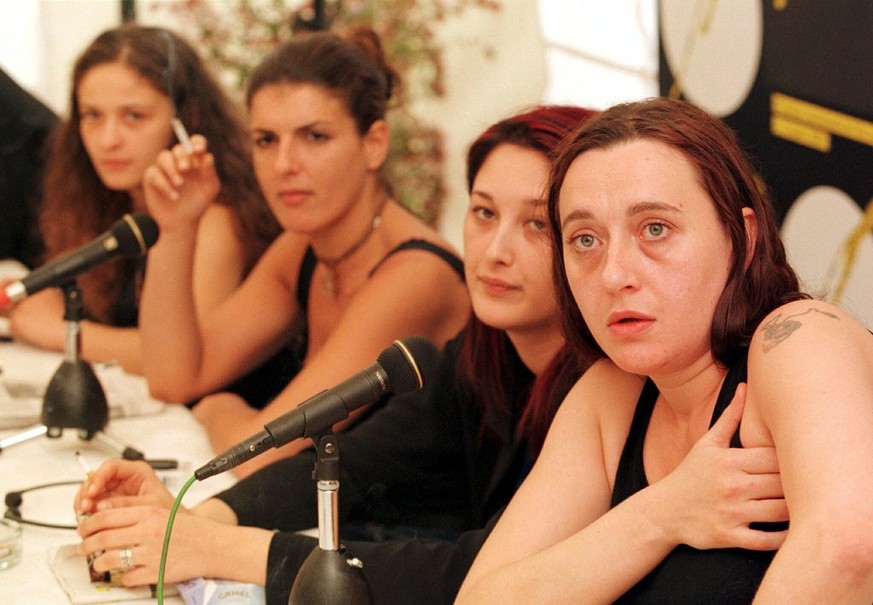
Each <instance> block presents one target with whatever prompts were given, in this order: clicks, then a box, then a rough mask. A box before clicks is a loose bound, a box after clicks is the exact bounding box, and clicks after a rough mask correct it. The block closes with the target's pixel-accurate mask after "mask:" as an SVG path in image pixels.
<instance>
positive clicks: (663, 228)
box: [644, 223, 668, 238]
mask: <svg viewBox="0 0 873 605" xmlns="http://www.w3.org/2000/svg"><path fill="white" fill-rule="evenodd" d="M644 230H645V231H647V232H648V234H649V235H650V236H652V237H655V238H660V237H663V236H664V235H665V234H666V233H667V230H668V227H667V225H665V224H664V223H649V224H648V225H646V226H645V228H644Z"/></svg>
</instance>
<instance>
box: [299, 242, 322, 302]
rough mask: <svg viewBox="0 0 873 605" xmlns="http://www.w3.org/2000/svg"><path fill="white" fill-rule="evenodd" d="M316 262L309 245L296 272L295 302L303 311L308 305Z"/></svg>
mask: <svg viewBox="0 0 873 605" xmlns="http://www.w3.org/2000/svg"><path fill="white" fill-rule="evenodd" d="M317 262H318V259H316V258H315V252H314V251H313V250H312V246H309V247H308V248H306V254H304V255H303V262H301V263H300V273H298V274H297V304H299V305H300V308H301V309H303V312H304V313H305V312H306V308H307V306H308V305H309V288H310V286H311V285H312V274H313V273H315V264H316V263H317Z"/></svg>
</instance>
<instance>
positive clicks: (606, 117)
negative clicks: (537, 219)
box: [549, 98, 808, 365]
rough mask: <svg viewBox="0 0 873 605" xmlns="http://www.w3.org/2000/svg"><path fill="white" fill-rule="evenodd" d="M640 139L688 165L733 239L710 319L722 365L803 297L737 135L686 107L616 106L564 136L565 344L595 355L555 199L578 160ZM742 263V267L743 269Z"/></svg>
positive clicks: (555, 224) (557, 269)
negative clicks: (750, 229) (748, 213)
mask: <svg viewBox="0 0 873 605" xmlns="http://www.w3.org/2000/svg"><path fill="white" fill-rule="evenodd" d="M638 140H654V141H659V142H661V143H664V144H666V145H669V146H670V147H672V148H674V149H676V150H677V151H678V152H680V153H681V154H682V155H683V156H684V157H685V158H686V159H687V160H688V161H689V162H690V163H691V165H692V166H693V167H694V169H695V171H696V173H697V176H698V178H699V180H700V184H701V186H702V187H703V189H704V190H705V191H706V193H707V194H708V195H709V197H710V198H711V199H712V202H713V204H714V206H715V209H716V212H717V214H718V216H719V220H720V221H721V223H722V224H723V225H724V227H725V229H726V230H727V233H728V235H729V237H730V240H731V245H732V250H733V254H732V260H731V263H732V264H731V268H730V273H729V275H728V279H727V283H726V284H725V287H724V291H723V292H722V295H721V297H720V299H719V301H718V303H717V305H716V308H715V313H714V316H713V318H712V335H711V346H712V352H713V356H714V357H715V359H716V360H717V361H719V362H720V363H722V364H724V365H727V364H729V363H730V362H731V360H732V358H733V356H734V354H735V353H736V352H737V349H739V348H740V347H744V346H747V345H748V344H749V342H750V340H751V338H752V334H753V333H754V331H755V328H756V327H757V326H758V324H759V323H760V322H761V320H762V319H763V318H764V317H765V316H766V315H767V313H769V312H770V311H772V310H773V309H775V308H776V307H778V306H779V305H781V304H784V303H786V302H789V301H792V300H798V299H802V298H808V296H807V295H806V294H803V293H801V292H800V290H799V285H798V280H797V276H796V275H795V273H794V270H793V269H792V268H791V266H790V265H789V264H788V260H787V258H786V255H785V249H784V247H783V245H782V241H781V240H780V238H779V229H778V227H777V225H776V219H775V215H774V212H773V207H772V202H771V200H770V195H769V192H768V191H767V188H766V186H765V185H764V182H763V179H762V178H761V177H760V175H759V174H758V173H757V171H756V170H755V169H754V168H753V167H752V164H751V162H750V161H749V158H748V157H747V156H746V154H745V153H744V151H743V150H742V148H741V146H740V144H739V142H738V140H737V137H736V135H735V133H734V132H733V131H732V130H731V129H730V128H728V127H727V126H726V125H725V124H724V123H723V122H722V121H721V120H718V119H717V118H714V117H712V116H710V115H709V114H707V113H706V112H705V111H703V110H702V109H700V108H698V107H696V106H694V105H692V104H691V103H688V102H685V101H677V100H671V99H666V98H654V99H647V100H644V101H638V102H634V103H624V104H620V105H616V106H615V107H612V108H610V109H608V110H606V111H604V112H602V113H601V114H600V115H598V116H597V117H595V118H594V119H592V120H589V121H588V122H586V123H585V124H584V125H583V126H582V127H580V128H579V129H578V130H577V131H576V132H574V133H573V134H572V135H571V136H570V137H568V138H567V140H566V142H565V144H564V146H563V147H562V148H561V150H560V151H559V153H558V157H557V159H556V160H555V162H554V164H553V166H552V173H551V176H550V179H549V221H550V223H551V230H552V244H553V247H552V252H553V254H552V265H553V275H554V279H555V283H556V287H557V291H558V304H559V305H560V308H561V316H562V321H563V325H564V331H565V334H566V336H567V339H568V342H570V343H571V344H572V345H574V346H578V347H585V348H586V349H587V348H591V347H594V348H595V349H597V350H600V347H599V345H598V344H597V343H596V342H595V341H594V338H593V337H592V335H591V332H590V331H589V329H588V327H587V325H586V324H585V321H584V319H583V317H582V315H581V313H580V312H579V307H578V306H577V304H576V301H575V300H574V299H573V295H572V293H571V292H570V288H569V284H568V283H567V278H566V274H565V271H564V255H563V252H564V250H563V243H564V242H563V237H562V234H561V229H560V224H561V217H560V208H559V195H560V191H561V186H562V184H563V182H564V177H565V176H566V174H567V171H568V169H569V168H570V165H571V164H572V163H573V161H574V160H575V159H576V158H577V157H579V156H580V155H581V154H583V153H585V152H586V151H589V150H592V149H605V148H609V147H612V146H615V145H620V144H623V143H629V142H633V141H638ZM743 208H751V209H752V210H753V211H754V213H755V216H756V218H757V223H758V234H757V237H756V241H755V247H754V252H753V254H752V258H746V229H745V222H744V220H743ZM746 265H748V268H745V267H746Z"/></svg>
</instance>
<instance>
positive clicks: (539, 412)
mask: <svg viewBox="0 0 873 605" xmlns="http://www.w3.org/2000/svg"><path fill="white" fill-rule="evenodd" d="M593 115H595V112H593V111H591V110H588V109H584V108H581V107H573V106H566V105H553V106H540V107H536V108H534V109H531V110H530V111H527V112H524V113H520V114H518V115H515V116H512V117H510V118H507V119H505V120H502V121H500V122H497V123H496V124H494V125H492V126H490V127H489V128H488V129H487V130H485V132H483V133H482V134H481V135H480V136H479V137H478V138H477V139H476V140H475V141H474V142H473V144H472V145H471V146H470V149H469V152H468V153H467V189H468V191H472V189H473V182H474V181H475V180H476V175H477V174H478V173H479V170H480V169H481V168H482V165H483V164H484V163H485V160H486V159H487V158H488V156H489V155H490V154H491V152H492V151H494V150H495V149H496V148H497V147H499V146H500V145H504V144H509V145H516V146H519V147H523V148H525V149H531V150H533V151H538V152H540V153H542V154H543V155H545V156H546V157H547V158H548V159H549V160H552V159H554V155H555V152H556V150H557V149H558V148H559V146H560V143H561V141H562V140H563V138H564V137H565V136H566V135H568V134H569V133H571V132H572V131H573V130H574V129H575V128H576V127H578V126H579V124H581V123H583V122H584V121H586V120H588V119H590V118H591V117H592V116H593ZM544 270H548V268H546V267H544ZM466 331H467V337H466V338H465V339H464V342H463V344H462V346H461V351H460V355H459V364H458V365H459V367H458V373H459V375H460V376H463V377H464V380H465V382H466V384H468V385H470V387H471V388H472V390H473V393H474V395H475V399H476V401H478V402H480V405H481V407H482V409H483V426H482V430H483V431H484V430H485V429H486V425H485V424H484V422H485V421H487V419H488V418H489V416H493V415H494V414H495V413H500V412H507V411H510V412H512V410H508V409H507V407H508V405H507V402H508V401H509V397H510V394H509V393H507V392H506V387H505V380H504V374H503V372H504V371H505V368H507V367H514V364H513V363H512V362H511V360H512V359H513V358H514V356H515V353H514V349H513V347H512V343H511V342H510V341H509V338H508V337H507V335H506V333H505V332H504V331H503V330H498V329H497V328H493V327H491V326H488V325H486V324H484V323H483V322H482V321H481V320H479V319H478V318H477V317H476V316H475V315H473V316H471V318H470V321H469V322H468V323H467V330H466ZM593 360H594V356H593V355H591V354H588V353H586V352H585V351H584V349H580V350H571V349H570V348H569V347H567V346H565V347H563V348H562V350H561V351H560V352H559V353H558V354H557V355H556V356H555V358H554V359H553V360H552V361H551V363H550V364H549V366H548V367H547V368H546V370H545V371H543V372H542V373H541V374H540V375H538V376H537V377H536V378H535V379H534V380H533V382H532V384H531V385H530V391H529V394H528V395H527V401H526V403H525V406H524V409H523V410H521V411H520V413H521V415H520V419H519V422H518V425H517V433H518V435H519V437H521V438H523V439H526V440H527V443H528V447H529V450H530V453H531V454H532V455H533V456H536V455H537V454H538V453H539V451H540V449H541V448H542V444H543V441H544V440H545V437H546V432H547V431H548V428H549V425H550V424H551V422H552V418H553V417H554V415H555V412H556V411H557V408H558V405H559V404H560V403H561V401H563V399H564V396H565V395H566V394H567V391H569V390H570V387H572V386H573V384H575V382H576V380H577V379H578V378H579V376H581V375H582V372H583V371H585V370H586V369H587V368H588V366H589V365H590V364H591V362H592V361H593Z"/></svg>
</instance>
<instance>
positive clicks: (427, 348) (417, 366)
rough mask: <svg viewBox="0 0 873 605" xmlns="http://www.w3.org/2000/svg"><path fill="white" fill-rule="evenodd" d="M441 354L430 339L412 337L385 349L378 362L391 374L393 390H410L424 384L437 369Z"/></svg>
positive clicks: (389, 376) (400, 391) (389, 378)
mask: <svg viewBox="0 0 873 605" xmlns="http://www.w3.org/2000/svg"><path fill="white" fill-rule="evenodd" d="M438 357H439V353H438V352H437V350H436V347H434V346H433V343H431V342H430V341H429V340H428V339H426V338H424V337H422V336H409V337H407V338H404V339H402V340H396V341H394V343H393V344H392V345H391V346H390V347H388V348H387V349H385V350H384V351H382V353H381V354H380V355H379V359H378V360H377V362H378V363H379V365H380V366H382V369H383V370H385V374H386V375H387V376H388V382H389V383H390V388H391V392H393V393H395V394H398V393H406V392H408V391H414V390H417V389H421V388H423V387H424V385H425V384H427V382H429V381H430V380H431V379H432V378H433V375H434V373H435V371H436V365H437V358H438Z"/></svg>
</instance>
